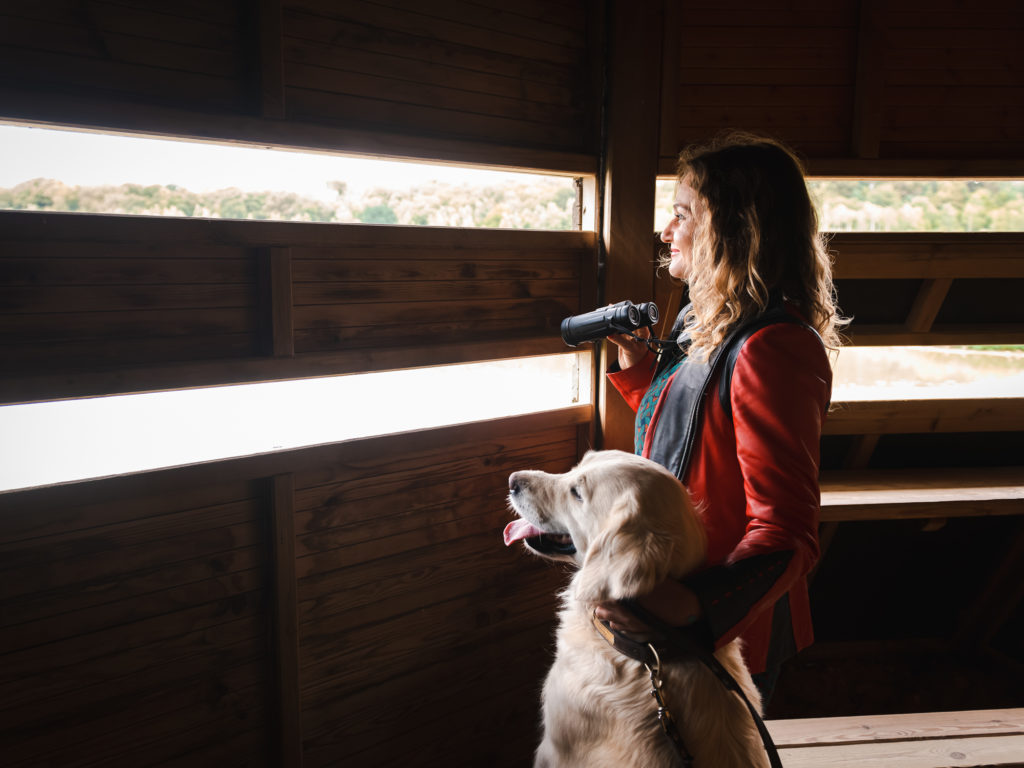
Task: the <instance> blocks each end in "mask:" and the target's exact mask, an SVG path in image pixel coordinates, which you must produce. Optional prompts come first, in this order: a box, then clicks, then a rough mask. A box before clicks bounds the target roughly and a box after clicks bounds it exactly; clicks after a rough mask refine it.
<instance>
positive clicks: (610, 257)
mask: <svg viewBox="0 0 1024 768" xmlns="http://www.w3.org/2000/svg"><path fill="white" fill-rule="evenodd" d="M664 19H665V12H664V4H663V3H662V2H642V3H625V2H611V3H610V5H609V27H608V29H609V33H608V47H609V51H608V60H609V84H608V88H609V91H608V111H607V133H606V137H607V138H606V145H605V148H604V154H605V166H604V168H605V171H604V176H603V179H602V182H603V185H604V195H603V198H604V216H603V221H602V228H601V236H602V239H603V241H604V251H605V257H606V261H605V265H604V266H605V269H604V275H603V283H602V285H603V286H604V298H605V301H607V302H616V301H621V300H622V299H631V300H632V301H635V302H641V301H649V300H650V299H651V298H652V297H653V296H654V276H655V271H654V265H653V263H652V259H651V231H652V228H653V220H654V184H655V180H656V179H657V174H658V149H659V132H660V131H659V128H660V125H661V116H660V109H661V107H660V95H661V75H662V51H661V44H660V43H661V39H662V35H661V31H662V29H663V25H664ZM614 354H615V350H614V348H611V345H610V343H605V344H604V351H603V353H602V355H601V366H602V368H601V370H602V371H603V370H607V365H608V361H609V355H614ZM601 381H602V386H601V388H600V389H599V395H598V408H599V419H600V426H601V429H602V434H603V440H602V447H604V448H619V449H622V450H627V451H632V450H633V418H634V417H633V412H632V411H631V410H630V409H629V407H628V406H627V405H626V404H625V403H624V402H623V401H622V398H621V397H620V396H619V395H618V393H617V392H615V391H614V390H612V389H611V388H610V387H609V385H608V384H607V382H606V381H605V380H604V379H603V378H602V380H601Z"/></svg>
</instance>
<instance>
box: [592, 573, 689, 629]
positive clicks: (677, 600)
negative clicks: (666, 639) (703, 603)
mask: <svg viewBox="0 0 1024 768" xmlns="http://www.w3.org/2000/svg"><path fill="white" fill-rule="evenodd" d="M637 602H638V603H640V605H641V606H643V607H644V608H646V609H647V610H648V611H650V612H651V613H653V614H654V615H655V616H657V617H658V618H659V619H661V620H662V621H664V622H665V623H666V624H668V625H669V626H670V627H685V626H689V625H690V624H693V623H694V622H695V621H697V619H699V618H700V614H701V610H700V601H699V600H697V595H696V594H695V593H694V592H693V590H691V589H690V588H689V587H687V586H685V585H684V584H680V583H679V582H678V581H675V580H674V579H666V580H665V581H663V582H661V583H660V584H658V585H657V586H655V587H654V589H652V590H651V591H650V592H649V593H647V594H646V595H641V596H640V597H638V598H637ZM594 616H596V617H597V618H598V619H600V620H601V621H607V622H609V626H610V627H611V628H612V629H615V630H618V631H621V632H639V633H643V632H650V631H651V628H650V627H649V626H647V624H645V623H644V622H642V621H641V620H640V619H638V618H637V617H636V616H635V615H634V614H633V613H632V612H631V611H630V610H629V609H628V608H626V607H624V606H623V605H622V604H621V603H619V602H617V601H609V602H606V603H598V604H597V606H596V607H595V608H594Z"/></svg>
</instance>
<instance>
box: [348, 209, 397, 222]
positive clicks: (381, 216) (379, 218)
mask: <svg viewBox="0 0 1024 768" xmlns="http://www.w3.org/2000/svg"><path fill="white" fill-rule="evenodd" d="M356 218H358V219H359V220H360V221H361V222H363V223H364V224H397V223H398V215H397V214H396V213H395V212H394V211H393V210H392V209H391V206H390V205H370V206H367V207H366V208H363V210H361V211H359V213H357V214H356Z"/></svg>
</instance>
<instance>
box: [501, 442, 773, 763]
mask: <svg viewBox="0 0 1024 768" xmlns="http://www.w3.org/2000/svg"><path fill="white" fill-rule="evenodd" d="M509 490H510V493H509V503H510V504H511V506H512V508H513V510H515V512H517V513H518V515H519V518H520V519H519V520H516V521H514V522H512V523H510V524H509V525H508V527H507V528H506V529H505V543H506V544H507V545H511V544H512V543H513V542H515V541H520V540H522V541H524V542H525V544H526V546H527V547H528V548H529V549H530V550H532V551H533V552H535V553H537V554H539V555H542V556H544V557H548V558H553V559H559V560H567V561H572V562H574V563H575V564H576V565H577V566H578V570H577V571H576V572H575V573H574V575H573V577H572V580H571V582H570V583H569V586H568V588H567V589H566V590H565V592H564V593H563V594H562V608H561V611H560V613H559V628H558V632H557V638H556V639H557V645H556V650H555V660H554V663H553V665H552V667H551V670H550V672H549V673H548V676H547V679H546V680H545V682H544V689H543V695H542V706H543V727H544V734H543V738H542V740H541V744H540V746H539V747H538V749H537V753H536V760H535V762H534V766H535V768H573V767H578V768H601V767H602V766H609V768H610V767H612V766H614V768H629V767H631V766H636V768H641V767H643V768H658V767H660V766H665V767H666V768H667V767H668V766H679V765H682V760H681V758H680V757H679V753H678V751H677V749H676V747H675V746H674V744H673V743H672V741H671V740H670V739H669V737H668V736H667V735H666V734H665V733H664V731H663V730H662V728H661V725H660V724H659V722H658V719H657V703H656V702H655V700H654V699H653V698H652V696H651V680H650V675H649V673H648V671H647V669H646V668H645V666H644V665H643V664H642V663H641V662H639V661H634V660H633V659H631V658H628V657H627V656H624V655H622V654H621V653H619V651H617V650H615V649H614V648H613V647H612V646H611V645H610V644H609V643H608V642H606V640H605V639H604V638H603V637H602V636H601V634H599V632H598V630H597V629H596V627H595V625H594V623H593V620H592V614H593V610H594V606H595V605H596V604H597V603H600V602H605V601H611V600H622V599H626V598H632V597H636V596H639V595H643V594H644V593H646V592H648V591H649V590H650V589H651V588H652V587H654V585H655V584H657V583H658V582H660V581H662V580H663V579H666V578H674V579H681V578H682V577H684V576H685V575H686V574H687V573H689V572H690V571H692V570H693V569H694V568H695V567H697V566H698V565H699V564H700V563H701V562H702V561H703V559H704V549H705V539H704V531H703V527H702V526H701V523H700V521H699V519H698V517H697V515H696V513H695V511H694V508H693V504H692V503H691V501H690V498H689V495H688V494H687V492H686V490H685V488H684V487H683V485H682V483H680V482H679V481H678V480H677V479H676V478H675V477H674V476H673V475H672V474H671V473H670V472H669V471H668V470H666V469H665V468H663V467H661V466H660V465H658V464H656V463H654V462H653V461H650V460H648V459H644V458H641V457H639V456H634V455H632V454H628V453H623V452H621V451H594V452H590V453H588V454H587V455H586V456H584V457H583V460H582V461H581V462H580V463H579V464H578V465H577V466H576V467H575V468H574V469H572V470H571V471H569V472H566V473H565V474H561V475H552V474H548V473H546V472H537V471H525V472H515V473H513V474H512V475H511V476H510V477H509ZM633 639H641V638H636V637H634V638H633ZM715 656H716V658H717V659H718V660H719V661H720V662H721V663H722V664H723V665H724V666H725V668H726V669H727V670H728V671H729V673H730V674H732V676H733V677H734V678H735V679H736V680H737V682H739V684H740V686H741V687H742V688H743V690H744V692H745V693H746V695H747V697H748V698H749V699H750V701H751V702H753V703H754V706H755V707H758V708H760V697H759V695H758V693H757V689H756V688H755V687H754V684H753V681H752V680H751V678H750V673H749V672H748V670H747V668H746V666H745V664H744V662H743V659H742V657H741V656H740V649H739V645H738V643H737V642H733V643H730V644H729V645H727V646H726V647H724V648H722V649H720V650H718V651H716V652H715ZM661 676H662V678H663V679H664V688H663V695H664V697H665V703H666V706H667V708H668V710H669V712H670V713H671V714H672V716H673V718H674V719H675V721H676V723H677V725H678V727H679V731H680V732H681V734H682V737H683V741H684V743H685V744H686V747H687V748H688V749H689V751H690V753H691V754H692V755H693V758H694V766H695V768H731V767H732V766H736V768H740V767H741V766H742V768H751V766H767V765H768V760H767V756H766V754H765V752H764V749H763V747H762V745H761V740H760V737H759V735H758V732H757V729H756V727H755V725H754V723H753V720H752V719H751V717H750V714H749V712H748V711H747V709H746V706H745V705H744V704H743V703H742V702H741V701H740V699H739V698H738V697H737V696H736V695H735V694H734V693H731V692H729V691H727V690H726V688H725V687H724V686H723V685H722V683H721V682H720V681H719V680H718V679H717V678H716V677H715V676H714V675H713V673H712V672H711V671H710V670H709V669H708V668H707V667H705V666H704V665H703V664H701V662H700V661H698V660H696V659H692V660H691V659H687V658H685V657H684V658H683V659H682V660H676V661H672V662H668V663H664V664H663V665H662V674H661Z"/></svg>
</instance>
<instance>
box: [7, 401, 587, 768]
mask: <svg viewBox="0 0 1024 768" xmlns="http://www.w3.org/2000/svg"><path fill="white" fill-rule="evenodd" d="M591 418H592V408H591V407H589V406H580V407H578V408H575V409H567V410H565V411H561V412H556V413H551V414H542V415H535V416H527V417H520V418H513V419H506V420H503V421H499V422H494V423H485V424H478V425H471V426H466V427H453V428H448V429H442V430H435V431H427V432H423V433H410V434H403V435H395V436H391V437H387V438H378V439H373V440H361V441H353V442H349V443H346V444H341V445H336V446H326V447H322V448H315V449H307V450H299V451H290V452H285V453H279V454H273V455H268V456H261V457H256V458H252V459H241V460H235V461H227V462H217V463H213V464H210V465H206V466H198V467H192V468H188V469H179V470H168V471H161V472H151V473H144V474H140V475H135V476H132V477H126V478H115V479H109V480H101V481H94V482H86V483H76V484H72V485H66V486H60V487H54V488H50V489H43V490H35V491H27V492H21V493H13V494H7V495H4V496H2V497H0V498H2V514H0V552H2V553H3V557H2V562H3V565H2V570H3V572H4V575H5V579H4V580H3V584H4V586H3V588H2V590H0V600H2V602H3V615H2V619H0V657H2V658H3V674H2V676H0V691H2V693H3V695H2V697H0V701H2V702H3V703H2V704H0V715H2V717H0V720H2V722H3V726H2V728H0V746H2V748H3V750H2V751H3V754H4V764H5V765H8V766H16V765H17V766H43V765H48V766H58V765H59V766H78V765H83V766H84V765H132V766H145V765H181V766H203V765H211V766H212V765H218V766H225V765H238V766H241V765H249V766H255V765H267V766H281V765H298V764H300V763H301V764H303V765H306V766H315V765H338V764H339V763H345V764H347V765H400V764H407V763H408V761H409V759H410V758H411V756H413V755H415V756H416V758H417V759H418V760H419V764H421V765H440V764H457V765H495V766H515V765H522V764H523V763H524V762H527V761H528V759H529V755H530V754H531V753H532V750H533V748H534V746H535V741H536V731H535V726H536V723H537V713H536V702H537V696H538V685H539V680H540V679H541V677H542V676H543V672H544V670H545V669H546V666H547V664H548V663H549V659H548V656H547V649H548V647H549V645H550V642H551V636H552V631H553V617H554V612H555V610H556V607H557V606H556V603H555V592H556V590H557V589H558V588H559V587H560V586H561V585H562V584H563V583H564V581H565V574H564V571H563V570H562V569H561V568H560V567H557V566H554V565H545V564H542V563H541V562H540V561H538V560H536V559H534V558H531V557H530V556H529V555H527V554H525V553H524V551H523V550H522V548H521V547H516V548H510V549H506V548H505V547H504V546H503V545H502V540H501V530H502V528H503V527H504V525H505V523H506V522H507V521H508V520H509V519H510V514H509V512H508V510H507V507H506V502H505V495H506V494H507V477H508V474H509V473H510V472H512V471H514V470H516V469H519V468H521V467H524V466H530V467H537V468H541V469H548V470H552V471H560V470H562V469H565V468H567V467H569V466H571V465H572V464H573V463H575V461H576V458H577V454H578V452H579V451H580V449H581V446H583V445H584V444H585V443H584V442H582V436H585V435H586V434H587V433H588V432H589V421H590V419H591Z"/></svg>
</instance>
